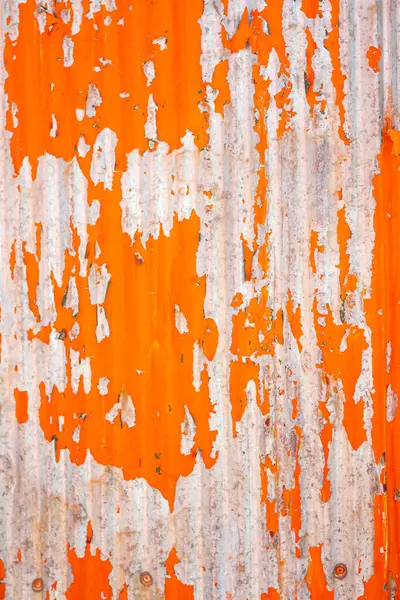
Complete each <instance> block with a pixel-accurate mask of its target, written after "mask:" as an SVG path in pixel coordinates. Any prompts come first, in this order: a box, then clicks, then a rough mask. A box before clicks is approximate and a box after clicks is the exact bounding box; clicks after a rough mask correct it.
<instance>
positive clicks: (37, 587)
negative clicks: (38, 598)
mask: <svg viewBox="0 0 400 600" xmlns="http://www.w3.org/2000/svg"><path fill="white" fill-rule="evenodd" d="M43 587H44V583H43V579H42V578H41V577H37V578H36V579H34V580H33V582H32V589H33V591H34V592H41V591H42V590H43Z"/></svg>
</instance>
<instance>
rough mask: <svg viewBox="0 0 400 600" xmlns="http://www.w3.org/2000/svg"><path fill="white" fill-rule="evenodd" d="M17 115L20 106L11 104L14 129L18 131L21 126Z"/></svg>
mask: <svg viewBox="0 0 400 600" xmlns="http://www.w3.org/2000/svg"><path fill="white" fill-rule="evenodd" d="M17 114H18V106H17V105H16V104H15V102H11V118H12V122H13V127H14V129H16V128H17V127H18V124H19V121H18V117H17Z"/></svg>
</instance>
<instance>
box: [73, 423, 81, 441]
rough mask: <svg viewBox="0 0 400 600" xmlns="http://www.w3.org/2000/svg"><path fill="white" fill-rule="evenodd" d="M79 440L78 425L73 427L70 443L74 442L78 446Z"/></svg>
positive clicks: (79, 428)
mask: <svg viewBox="0 0 400 600" xmlns="http://www.w3.org/2000/svg"><path fill="white" fill-rule="evenodd" d="M80 439H81V426H80V425H78V426H77V427H75V429H74V432H73V434H72V441H73V442H75V443H76V444H79V442H80Z"/></svg>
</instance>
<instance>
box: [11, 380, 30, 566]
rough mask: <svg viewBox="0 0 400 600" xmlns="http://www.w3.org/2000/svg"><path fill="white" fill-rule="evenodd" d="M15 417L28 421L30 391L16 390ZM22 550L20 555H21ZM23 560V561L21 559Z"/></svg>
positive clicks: (20, 422)
mask: <svg viewBox="0 0 400 600" xmlns="http://www.w3.org/2000/svg"><path fill="white" fill-rule="evenodd" d="M14 399H15V417H16V419H17V421H18V423H19V424H20V425H22V424H23V423H26V422H27V421H28V392H25V391H22V392H21V391H20V390H18V389H15V390H14ZM20 552H21V551H20V550H18V556H19V557H20ZM20 562H21V561H20Z"/></svg>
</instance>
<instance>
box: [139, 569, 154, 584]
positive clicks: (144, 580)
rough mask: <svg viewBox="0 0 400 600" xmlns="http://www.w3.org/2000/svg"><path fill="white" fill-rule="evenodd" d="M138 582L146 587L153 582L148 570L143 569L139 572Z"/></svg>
mask: <svg viewBox="0 0 400 600" xmlns="http://www.w3.org/2000/svg"><path fill="white" fill-rule="evenodd" d="M140 583H141V584H142V585H145V586H146V587H149V586H150V585H151V584H152V583H153V578H152V576H151V575H150V573H149V572H148V571H143V573H141V574H140Z"/></svg>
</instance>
